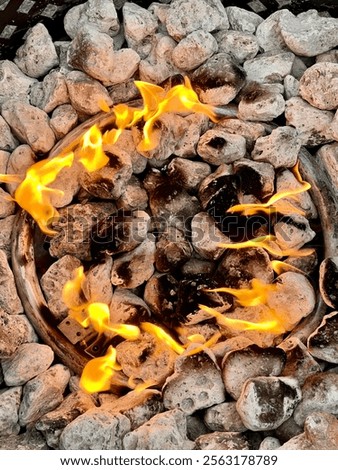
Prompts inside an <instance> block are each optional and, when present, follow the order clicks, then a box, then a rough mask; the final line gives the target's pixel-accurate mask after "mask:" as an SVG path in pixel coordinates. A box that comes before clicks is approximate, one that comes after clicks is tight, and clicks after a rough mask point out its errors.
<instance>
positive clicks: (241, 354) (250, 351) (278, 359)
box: [222, 345, 286, 400]
mask: <svg viewBox="0 0 338 470" xmlns="http://www.w3.org/2000/svg"><path fill="white" fill-rule="evenodd" d="M285 362H286V354H285V353H284V351H283V350H281V349H278V348H266V349H263V348H259V347H258V346H256V345H249V346H247V347H245V348H241V349H238V350H236V349H235V350H233V351H230V352H228V353H226V354H225V356H224V358H223V361H222V377H223V382H224V385H225V389H226V391H227V392H228V393H229V394H230V395H231V397H232V398H234V399H235V400H238V399H239V397H240V395H241V392H242V388H243V386H244V384H245V382H246V380H248V379H252V378H255V377H260V376H264V377H271V376H277V375H280V373H281V372H282V370H283V367H284V365H285Z"/></svg>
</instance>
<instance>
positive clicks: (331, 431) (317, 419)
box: [304, 413, 338, 451]
mask: <svg viewBox="0 0 338 470" xmlns="http://www.w3.org/2000/svg"><path fill="white" fill-rule="evenodd" d="M304 433H305V437H306V438H307V439H308V440H309V441H310V443H311V444H312V448H313V449H315V450H322V451H323V450H337V449H338V420H337V417H336V416H333V415H332V414H329V413H311V414H310V415H309V416H308V417H307V418H306V420H305V423H304Z"/></svg>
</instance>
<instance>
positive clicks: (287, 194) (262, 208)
mask: <svg viewBox="0 0 338 470" xmlns="http://www.w3.org/2000/svg"><path fill="white" fill-rule="evenodd" d="M298 167H299V163H297V164H296V165H295V166H294V167H293V168H292V172H293V174H294V175H295V177H296V179H297V181H298V182H299V183H301V186H299V187H298V188H294V189H288V190H286V189H285V190H284V191H280V192H278V193H276V194H274V195H273V196H271V197H270V199H269V200H268V201H267V202H265V203H264V204H237V205H235V206H232V207H230V209H228V210H227V212H231V213H233V212H240V213H242V214H243V215H246V216H249V215H254V214H257V213H258V212H264V213H265V214H268V215H269V214H271V211H274V212H276V211H278V212H280V213H281V214H289V213H290V208H289V205H288V204H285V203H283V201H282V200H283V199H284V198H293V197H295V196H297V195H298V194H301V193H303V192H305V191H308V190H309V189H310V188H311V185H310V183H308V182H307V181H304V180H303V179H302V177H301V174H300V173H299V168H298ZM276 202H278V203H279V204H278V208H274V207H273V204H275V203H276ZM292 211H293V213H294V214H301V215H304V211H302V210H300V209H297V208H293V210H292Z"/></svg>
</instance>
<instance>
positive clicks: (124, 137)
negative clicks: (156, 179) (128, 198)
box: [112, 129, 148, 188]
mask: <svg viewBox="0 0 338 470" xmlns="http://www.w3.org/2000/svg"><path fill="white" fill-rule="evenodd" d="M112 148H113V149H115V148H116V149H119V150H123V151H125V152H126V153H127V154H128V155H129V156H130V159H131V165H132V169H133V174H135V175H138V174H139V173H142V172H143V171H144V170H145V169H146V166H147V164H148V158H147V157H144V156H143V155H141V154H140V153H139V152H138V151H137V150H136V145H135V143H134V138H133V131H132V130H130V129H125V130H124V131H123V132H122V134H121V135H120V137H119V138H118V140H117V142H116V143H115V144H114V145H113V146H112ZM129 182H130V180H129ZM129 182H128V183H129ZM126 187H127V186H125V188H126Z"/></svg>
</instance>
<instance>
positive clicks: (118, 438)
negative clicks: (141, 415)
mask: <svg viewBox="0 0 338 470" xmlns="http://www.w3.org/2000/svg"><path fill="white" fill-rule="evenodd" d="M129 431H130V421H129V419H128V418H127V417H126V416H123V415H122V414H120V413H116V414H115V415H114V414H112V413H110V412H109V411H106V410H100V409H95V408H94V409H90V410H88V411H86V412H85V413H83V414H82V415H81V416H78V417H77V418H76V419H74V421H72V422H71V423H70V424H68V426H66V427H65V429H64V430H63V432H62V434H61V437H60V449H65V450H108V449H115V450H122V448H123V447H122V439H123V437H124V436H125V434H127V433H128V432H129Z"/></svg>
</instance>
